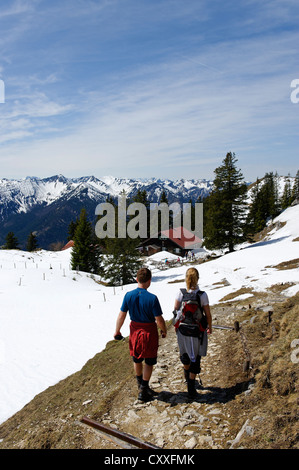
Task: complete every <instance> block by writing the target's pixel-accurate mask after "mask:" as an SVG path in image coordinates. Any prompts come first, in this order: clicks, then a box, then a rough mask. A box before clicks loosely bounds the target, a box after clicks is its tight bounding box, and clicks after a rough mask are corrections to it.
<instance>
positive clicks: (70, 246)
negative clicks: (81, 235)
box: [61, 240, 75, 251]
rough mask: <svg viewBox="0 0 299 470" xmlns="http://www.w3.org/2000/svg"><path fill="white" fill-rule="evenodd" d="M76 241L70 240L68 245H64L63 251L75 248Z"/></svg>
mask: <svg viewBox="0 0 299 470" xmlns="http://www.w3.org/2000/svg"><path fill="white" fill-rule="evenodd" d="M74 244H75V243H74V241H73V240H70V241H69V242H68V243H67V244H66V245H64V247H63V248H62V249H61V251H62V250H67V249H68V248H72V247H73V246H74Z"/></svg>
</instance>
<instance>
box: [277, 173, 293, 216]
mask: <svg viewBox="0 0 299 470" xmlns="http://www.w3.org/2000/svg"><path fill="white" fill-rule="evenodd" d="M291 203H292V188H291V182H290V179H289V178H287V180H286V182H285V185H284V188H283V193H282V196H281V200H280V205H281V208H282V210H284V209H286V208H287V207H289V206H290V205H291Z"/></svg>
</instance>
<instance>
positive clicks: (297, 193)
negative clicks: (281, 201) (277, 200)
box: [292, 170, 299, 202]
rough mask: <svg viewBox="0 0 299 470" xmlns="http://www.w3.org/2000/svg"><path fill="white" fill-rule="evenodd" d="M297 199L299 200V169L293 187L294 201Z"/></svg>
mask: <svg viewBox="0 0 299 470" xmlns="http://www.w3.org/2000/svg"><path fill="white" fill-rule="evenodd" d="M296 199H298V200H299V170H298V171H297V173H296V176H295V181H294V185H293V189H292V202H293V201H295V200H296Z"/></svg>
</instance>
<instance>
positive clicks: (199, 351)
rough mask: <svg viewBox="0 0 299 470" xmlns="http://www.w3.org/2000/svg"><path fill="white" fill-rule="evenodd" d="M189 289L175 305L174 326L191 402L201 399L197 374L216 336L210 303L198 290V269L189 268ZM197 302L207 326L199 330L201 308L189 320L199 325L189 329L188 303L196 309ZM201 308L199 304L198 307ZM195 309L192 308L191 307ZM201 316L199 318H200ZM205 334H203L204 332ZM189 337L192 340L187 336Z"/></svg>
mask: <svg viewBox="0 0 299 470" xmlns="http://www.w3.org/2000/svg"><path fill="white" fill-rule="evenodd" d="M185 280H186V287H187V289H181V290H180V292H179V293H178V294H177V296H176V299H175V303H174V310H175V312H174V314H175V315H176V316H175V318H174V320H173V323H174V326H175V328H176V334H177V341H178V346H179V351H180V360H181V362H182V364H183V366H184V374H185V379H186V381H187V387H188V396H189V397H190V398H195V397H196V396H197V392H196V388H195V377H196V374H199V373H200V370H201V368H200V361H201V356H206V354H207V347H208V336H207V334H208V333H209V334H211V333H212V316H211V312H210V307H209V299H208V296H207V294H206V292H203V291H200V289H199V286H198V280H199V273H198V271H197V269H195V268H189V269H188V270H187V272H186V277H185ZM195 299H196V303H197V302H199V304H200V307H201V309H203V312H204V314H205V318H204V317H203V318H204V319H205V320H206V324H205V325H204V326H203V327H201V326H199V323H200V322H199V319H200V316H201V315H202V313H200V311H199V310H198V307H194V308H193V310H194V311H195V308H197V310H196V313H195V314H192V315H191V314H190V315H189V318H190V317H191V316H192V321H194V315H195V321H196V320H198V321H197V324H196V325H194V323H193V325H190V324H189V325H188V320H187V318H188V315H187V314H184V311H185V309H187V307H185V308H183V306H184V305H185V303H186V302H188V300H189V303H190V301H191V304H193V305H194V300H195ZM197 305H198V303H197ZM190 308H191V307H190ZM196 315H198V318H196ZM190 326H191V329H193V330H196V332H195V334H194V335H193V336H189V334H193V333H192V332H190ZM200 330H202V331H200ZM186 333H187V334H188V336H186Z"/></svg>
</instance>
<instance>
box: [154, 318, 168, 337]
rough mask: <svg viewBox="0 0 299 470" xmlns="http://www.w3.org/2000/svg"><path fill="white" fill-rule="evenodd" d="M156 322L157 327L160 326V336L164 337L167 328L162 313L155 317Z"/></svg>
mask: <svg viewBox="0 0 299 470" xmlns="http://www.w3.org/2000/svg"><path fill="white" fill-rule="evenodd" d="M156 323H157V326H158V328H160V330H161V333H162V337H163V338H166V335H167V329H166V324H165V321H164V318H163V317H162V315H159V316H158V317H156Z"/></svg>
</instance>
